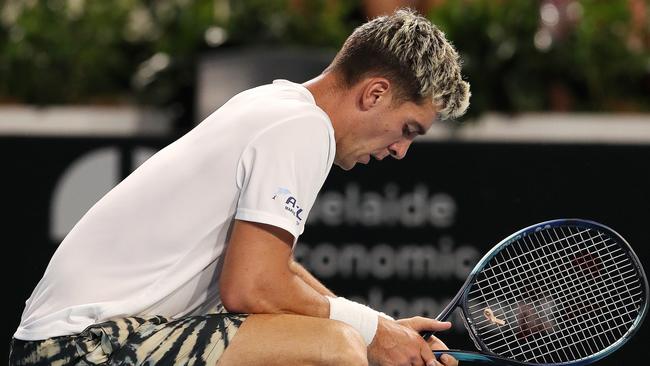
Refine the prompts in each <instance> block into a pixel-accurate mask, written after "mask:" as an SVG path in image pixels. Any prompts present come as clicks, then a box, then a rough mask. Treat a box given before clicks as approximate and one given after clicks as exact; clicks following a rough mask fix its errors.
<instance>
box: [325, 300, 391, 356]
mask: <svg viewBox="0 0 650 366" xmlns="http://www.w3.org/2000/svg"><path fill="white" fill-rule="evenodd" d="M326 297H327V300H329V302H330V319H333V320H338V321H342V322H343V323H346V324H348V325H350V326H352V327H353V328H354V329H356V330H357V331H359V333H361V336H362V337H363V339H364V341H365V342H366V345H369V344H370V343H371V342H372V339H373V338H375V333H377V323H378V322H379V313H378V312H376V311H374V310H372V309H371V308H369V307H367V306H365V305H362V304H359V303H357V302H354V301H350V300H348V299H346V298H344V297H329V296H326Z"/></svg>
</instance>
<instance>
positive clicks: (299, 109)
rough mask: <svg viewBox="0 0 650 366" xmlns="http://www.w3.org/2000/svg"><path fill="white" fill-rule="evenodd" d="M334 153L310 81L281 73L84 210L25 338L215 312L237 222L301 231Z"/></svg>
mask: <svg viewBox="0 0 650 366" xmlns="http://www.w3.org/2000/svg"><path fill="white" fill-rule="evenodd" d="M334 154H335V141H334V130H333V129H332V125H331V121H330V119H329V117H328V116H327V114H325V112H324V111H323V110H322V109H320V108H319V107H318V106H317V105H316V104H315V101H314V98H313V96H312V95H311V93H310V92H309V90H307V89H306V88H305V87H303V86H302V85H300V84H295V83H291V82H289V81H285V80H276V81H275V82H274V83H273V84H270V85H264V86H261V87H258V88H254V89H251V90H248V91H245V92H242V93H240V94H238V95H236V96H235V97H233V98H232V99H231V100H230V101H229V102H228V103H226V104H225V105H224V106H223V107H221V108H219V109H218V110H217V111H215V112H214V113H213V114H212V115H210V116H209V117H208V118H207V119H206V120H205V121H203V122H202V123H201V124H200V125H198V126H197V127H196V128H194V129H193V130H192V131H190V132H189V133H187V134H186V135H185V136H183V137H182V138H180V139H178V140H177V141H175V142H173V143H172V144H170V145H169V146H167V147H166V148H164V149H162V150H161V151H159V152H158V153H157V154H155V155H154V156H153V157H152V158H150V159H149V160H148V161H146V162H145V163H144V164H143V165H142V166H141V167H139V168H138V169H137V170H136V171H134V172H133V173H132V174H131V175H129V176H128V177H127V178H126V179H125V180H124V181H122V182H121V183H120V184H119V185H117V186H116V187H115V188H114V189H113V190H111V191H110V192H108V193H107V194H106V195H105V196H104V197H103V198H102V199H101V200H99V202H97V203H96V204H95V205H94V206H93V207H92V208H91V209H90V210H89V211H88V212H87V213H86V214H85V215H84V216H83V217H82V219H81V220H80V221H79V222H78V223H77V225H76V226H75V227H74V228H73V229H72V230H71V232H70V233H69V234H68V235H67V236H66V238H65V239H64V240H63V242H62V243H61V245H60V246H59V248H58V249H57V251H56V253H55V254H54V256H53V257H52V259H51V261H50V263H49V265H48V267H47V269H46V271H45V274H44V275H43V278H42V279H41V281H40V282H39V283H38V285H37V286H36V288H35V289H34V292H33V293H32V295H31V297H30V298H29V299H28V300H27V301H26V306H25V310H24V312H23V315H22V319H21V322H20V325H19V327H18V330H17V331H16V333H15V334H14V337H15V338H18V339H22V340H39V339H45V338H49V337H54V336H61V335H69V334H75V333H79V332H81V331H82V330H83V329H85V328H86V327H87V326H89V325H91V324H95V323H99V322H102V321H105V320H107V319H110V318H113V317H123V316H132V315H153V314H156V315H163V316H168V317H181V316H185V315H196V314H202V313H205V312H206V311H207V310H208V309H211V308H213V307H214V306H215V305H216V304H217V303H218V302H219V301H220V295H219V288H218V281H217V279H218V277H219V274H220V271H221V264H222V263H221V260H220V259H221V258H222V254H223V249H224V244H225V243H226V242H227V241H228V236H229V229H230V227H231V225H232V222H233V219H234V218H236V219H241V220H246V221H254V222H260V223H265V224H270V225H274V226H277V227H280V228H282V229H284V230H287V231H288V232H290V233H291V234H292V235H293V236H294V238H295V239H297V238H298V236H299V235H300V234H301V233H302V232H303V230H304V224H305V221H306V220H307V215H308V213H309V210H310V209H311V207H312V205H313V203H314V201H315V199H316V195H317V193H318V191H319V190H320V188H321V187H322V185H323V182H324V181H325V178H326V177H327V174H328V173H329V170H330V168H331V166H332V163H333V160H334ZM294 243H295V241H294Z"/></svg>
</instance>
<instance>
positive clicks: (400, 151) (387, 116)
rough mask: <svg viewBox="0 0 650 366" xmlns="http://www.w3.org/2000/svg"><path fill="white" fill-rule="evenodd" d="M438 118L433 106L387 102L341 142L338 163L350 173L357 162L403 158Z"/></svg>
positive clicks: (367, 114) (338, 146)
mask: <svg viewBox="0 0 650 366" xmlns="http://www.w3.org/2000/svg"><path fill="white" fill-rule="evenodd" d="M436 115H437V111H436V108H435V107H434V105H433V103H428V102H425V103H423V104H422V105H418V104H416V103H413V102H402V103H399V104H398V103H392V104H391V103H384V104H383V105H379V106H377V107H376V108H372V109H371V110H370V111H368V112H367V113H364V115H363V117H362V118H359V119H358V120H356V121H354V122H353V127H352V128H351V129H350V130H349V133H348V134H346V136H345V137H344V138H341V140H340V141H338V142H337V151H336V158H335V161H334V162H335V164H336V165H338V166H340V167H341V168H342V169H344V170H350V169H352V168H353V167H354V165H355V164H356V163H362V164H367V163H368V162H369V161H370V159H371V158H375V159H377V160H382V159H384V158H385V157H387V156H389V155H390V156H392V157H394V158H396V159H402V158H403V157H404V156H405V155H406V151H407V150H408V148H409V146H410V145H411V143H412V142H413V139H414V138H415V137H416V136H418V135H421V134H424V133H425V132H426V131H427V130H428V129H429V128H430V127H431V125H432V124H433V122H434V120H435V118H436Z"/></svg>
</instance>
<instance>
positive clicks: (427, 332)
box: [420, 330, 433, 340]
mask: <svg viewBox="0 0 650 366" xmlns="http://www.w3.org/2000/svg"><path fill="white" fill-rule="evenodd" d="M420 335H421V336H422V338H424V339H425V340H427V339H429V337H431V336H432V335H433V332H432V331H430V330H427V331H425V332H422V333H420Z"/></svg>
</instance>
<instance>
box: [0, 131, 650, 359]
mask: <svg viewBox="0 0 650 366" xmlns="http://www.w3.org/2000/svg"><path fill="white" fill-rule="evenodd" d="M168 142H169V141H167V140H159V139H106V138H19V137H14V138H11V137H3V138H1V139H0V156H2V162H3V164H2V186H1V187H2V192H3V208H4V209H3V218H2V222H3V224H4V228H3V229H4V230H3V234H4V238H3V239H4V240H3V242H4V243H5V248H6V252H7V254H6V256H5V268H6V269H5V276H6V277H7V279H8V281H7V282H8V287H9V290H8V291H7V293H8V296H7V298H6V304H7V309H8V316H7V318H6V320H5V322H6V323H5V332H4V334H5V338H4V339H5V341H6V342H7V343H8V341H9V339H10V337H11V334H13V331H14V330H15V328H16V326H17V324H18V322H19V319H20V312H21V311H22V307H23V304H24V300H25V299H26V298H27V297H28V296H29V294H30V292H31V290H32V289H33V287H34V286H35V285H36V282H37V281H38V280H39V279H40V277H41V275H42V273H43V270H44V269H45V266H46V265H47V262H48V260H49V257H50V256H51V254H52V253H53V251H54V250H55V249H56V246H57V244H58V242H59V241H60V238H61V237H62V235H65V232H66V230H68V229H69V227H70V225H72V224H73V223H74V222H75V220H76V219H77V218H78V216H79V215H81V214H82V213H83V211H84V210H85V209H87V207H89V205H90V204H92V203H93V202H94V201H96V200H97V199H98V198H99V197H100V196H101V195H102V194H103V192H105V191H106V190H108V189H110V187H112V186H113V185H114V184H115V183H117V181H119V180H120V179H122V178H124V177H125V176H126V175H127V174H129V172H130V171H131V170H132V169H133V168H134V167H136V166H137V165H139V163H141V162H142V161H143V160H145V159H146V158H147V157H148V156H150V155H151V154H152V153H154V152H155V151H156V150H158V149H159V148H161V147H163V146H164V145H166V144H167V143H168ZM649 160H650V146H640V145H606V144H599V145H588V144H523V143H522V144H513V143H458V142H426V143H417V144H414V145H413V146H412V147H411V149H410V151H409V153H408V155H407V157H406V158H405V159H403V160H402V161H396V160H392V159H387V160H385V161H382V162H372V163H370V164H369V165H368V166H357V167H355V169H353V170H352V171H349V172H344V171H342V170H340V169H339V168H337V167H334V168H333V169H332V172H331V174H330V176H329V177H328V179H327V181H326V183H325V185H324V187H323V190H322V191H321V193H320V195H319V198H318V200H317V204H316V205H315V206H314V208H313V209H312V212H311V214H310V216H309V219H308V222H307V227H306V230H305V233H304V235H303V236H302V237H301V238H300V240H299V243H298V245H297V246H296V249H295V256H296V258H297V260H299V261H300V262H301V263H303V264H304V265H305V266H306V267H307V268H309V269H310V270H311V271H312V272H313V273H314V274H315V275H316V277H318V278H320V279H321V280H322V281H323V282H324V283H325V284H326V285H327V286H329V287H330V288H332V289H333V290H334V291H335V292H336V293H337V294H340V295H342V296H347V297H350V298H353V299H356V300H360V301H364V302H367V303H368V304H369V305H371V306H373V307H376V308H378V309H380V310H382V311H384V312H386V313H389V314H392V315H396V316H411V315H420V314H424V315H429V316H434V315H435V314H437V312H438V311H440V310H441V308H442V306H444V305H445V304H446V302H447V301H448V300H449V299H450V298H451V297H453V295H455V293H456V291H457V289H458V288H459V287H460V286H461V285H462V283H463V281H464V279H465V277H466V275H467V274H468V273H469V271H470V270H471V269H472V267H473V265H474V264H475V263H476V262H477V261H478V259H479V258H480V257H481V256H482V255H483V254H484V253H485V252H486V251H487V250H488V249H489V248H490V247H492V246H493V245H494V244H496V243H497V242H499V241H500V240H501V239H503V238H504V237H505V236H507V235H509V234H511V233H512V232H514V231H516V230H518V229H521V228H523V227H525V226H529V225H531V224H534V223H537V222H540V221H545V220H550V219H556V218H583V219H590V220H594V221H598V222H601V223H604V224H606V225H608V226H610V227H612V228H613V229H614V230H616V231H617V232H619V233H620V234H621V235H622V236H623V237H625V238H626V239H627V240H628V242H629V243H630V244H631V245H632V247H633V248H634V250H635V251H636V252H637V254H638V255H639V257H640V260H641V262H642V264H643V265H644V266H645V268H646V270H647V269H648V267H650V249H648V243H649V241H650V234H649V233H648V231H647V230H646V226H645V225H646V221H647V220H648V218H650V189H649V187H650V170H649V169H648V166H647V161H649ZM89 270H91V265H90V264H89ZM455 323H456V327H455V328H454V329H453V330H452V331H450V332H448V333H447V334H440V337H441V338H443V339H444V340H445V341H446V342H447V343H448V345H449V346H451V347H454V348H467V349H472V347H473V346H472V344H471V341H469V340H468V339H467V337H466V334H465V333H464V331H463V329H462V325H461V324H460V322H459V321H456V322H455ZM648 327H649V325H648V324H645V325H644V326H643V327H642V328H641V330H640V332H639V333H638V334H637V336H636V337H635V338H634V339H632V340H631V341H630V342H629V343H628V344H627V345H625V346H624V347H623V348H622V349H621V350H620V351H618V352H617V353H616V354H615V355H614V356H613V357H610V358H608V359H605V360H603V361H600V362H599V364H602V365H614V364H615V363H621V362H633V363H634V362H635V360H638V359H639V358H640V357H643V356H645V357H647V356H648V355H649V351H648V349H647V347H644V346H643V344H647V342H648V339H650V335H649V334H650V332H649V331H648ZM7 343H5V344H7ZM468 347H469V348H468ZM5 349H6V348H5Z"/></svg>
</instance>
